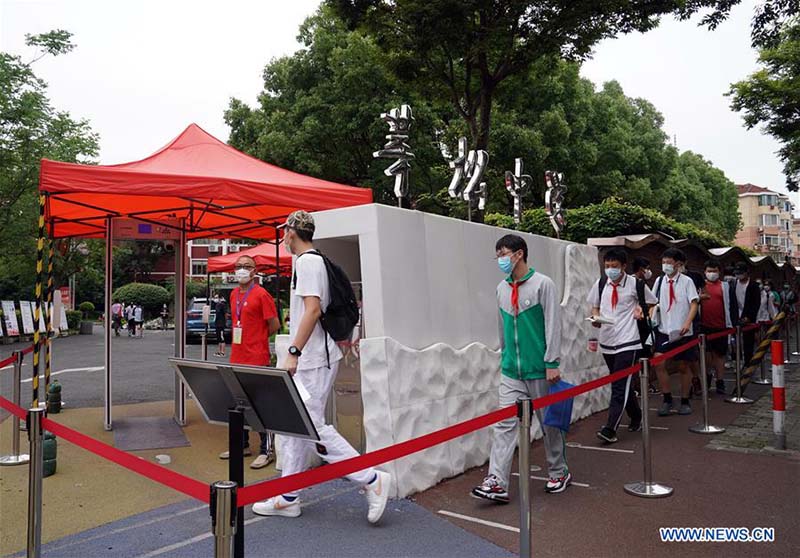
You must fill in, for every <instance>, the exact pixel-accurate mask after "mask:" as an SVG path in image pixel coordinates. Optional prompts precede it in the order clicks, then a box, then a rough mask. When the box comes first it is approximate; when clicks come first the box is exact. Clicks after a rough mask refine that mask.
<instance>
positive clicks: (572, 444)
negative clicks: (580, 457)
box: [567, 442, 633, 453]
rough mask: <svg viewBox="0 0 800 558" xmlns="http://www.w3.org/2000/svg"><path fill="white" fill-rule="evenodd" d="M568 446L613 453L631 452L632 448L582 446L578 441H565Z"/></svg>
mask: <svg viewBox="0 0 800 558" xmlns="http://www.w3.org/2000/svg"><path fill="white" fill-rule="evenodd" d="M567 447H568V448H577V449H585V450H592V451H610V452H614V453H633V450H629V449H619V448H600V447H597V446H584V445H582V444H579V443H578V442H567Z"/></svg>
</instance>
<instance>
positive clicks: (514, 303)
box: [511, 275, 533, 316]
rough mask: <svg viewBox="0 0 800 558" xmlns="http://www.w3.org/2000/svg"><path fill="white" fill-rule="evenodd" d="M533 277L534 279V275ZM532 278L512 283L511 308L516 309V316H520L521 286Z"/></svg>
mask: <svg viewBox="0 0 800 558" xmlns="http://www.w3.org/2000/svg"><path fill="white" fill-rule="evenodd" d="M531 277H533V275H531ZM531 277H526V278H525V279H522V280H520V281H512V283H511V307H512V308H514V315H515V316H519V286H520V285H522V284H523V283H524V282H526V281H527V280H528V279H530V278H531Z"/></svg>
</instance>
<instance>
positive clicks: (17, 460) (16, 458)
mask: <svg viewBox="0 0 800 558" xmlns="http://www.w3.org/2000/svg"><path fill="white" fill-rule="evenodd" d="M30 460H31V458H30V456H29V455H28V454H27V453H22V454H20V455H4V456H3V457H0V467H13V466H14V465H25V464H26V463H28V462H29V461H30Z"/></svg>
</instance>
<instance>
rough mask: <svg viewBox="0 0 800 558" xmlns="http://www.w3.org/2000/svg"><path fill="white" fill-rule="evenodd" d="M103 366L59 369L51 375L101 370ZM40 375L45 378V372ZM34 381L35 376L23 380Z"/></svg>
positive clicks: (23, 381)
mask: <svg viewBox="0 0 800 558" xmlns="http://www.w3.org/2000/svg"><path fill="white" fill-rule="evenodd" d="M103 368H104V367H103V366H89V367H86V368H65V369H64V370H59V371H58V372H53V373H51V374H50V377H51V378H52V377H53V376H58V375H59V374H63V373H65V372H99V371H100V370H102V369H103ZM40 377H41V378H44V374H40ZM32 381H33V378H26V379H25V380H22V383H23V384H24V383H27V382H32Z"/></svg>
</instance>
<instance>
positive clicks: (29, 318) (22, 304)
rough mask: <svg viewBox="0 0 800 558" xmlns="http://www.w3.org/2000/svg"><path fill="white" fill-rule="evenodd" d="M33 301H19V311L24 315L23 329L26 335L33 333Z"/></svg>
mask: <svg viewBox="0 0 800 558" xmlns="http://www.w3.org/2000/svg"><path fill="white" fill-rule="evenodd" d="M32 304H33V303H32V302H30V301H29V300H20V301H19V312H20V315H21V316H22V331H23V332H25V335H31V334H33V331H34V328H33V313H31V305H32Z"/></svg>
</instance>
